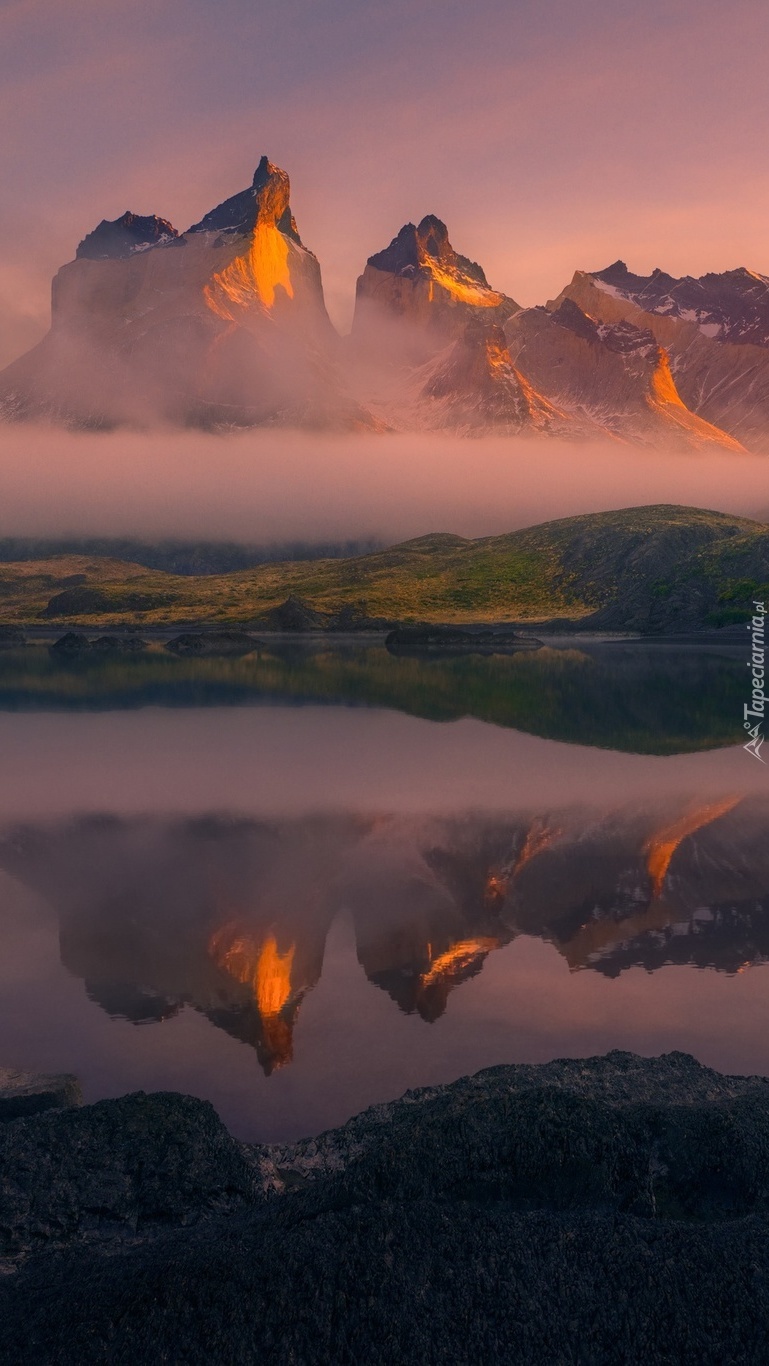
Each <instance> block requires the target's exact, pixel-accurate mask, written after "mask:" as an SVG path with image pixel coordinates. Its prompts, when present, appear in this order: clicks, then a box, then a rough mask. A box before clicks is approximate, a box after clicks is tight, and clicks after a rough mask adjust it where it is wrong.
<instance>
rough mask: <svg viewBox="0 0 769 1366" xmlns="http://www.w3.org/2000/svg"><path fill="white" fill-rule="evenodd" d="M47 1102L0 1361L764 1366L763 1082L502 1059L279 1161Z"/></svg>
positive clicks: (176, 1099) (8, 1293)
mask: <svg viewBox="0 0 769 1366" xmlns="http://www.w3.org/2000/svg"><path fill="white" fill-rule="evenodd" d="M67 1080H68V1083H69V1082H70V1081H71V1079H67ZM46 1086H47V1088H48V1090H47V1093H48V1094H49V1095H51V1096H52V1097H53V1098H52V1101H51V1103H52V1104H54V1105H57V1106H59V1107H61V1106H64V1107H65V1108H51V1109H49V1110H46V1111H44V1112H42V1113H29V1114H27V1115H25V1116H19V1117H16V1118H8V1119H5V1120H4V1122H2V1123H0V1170H1V1171H2V1184H1V1186H0V1192H1V1193H0V1238H1V1239H2V1256H3V1258H4V1262H3V1267H4V1270H5V1271H6V1273H7V1274H5V1275H4V1276H3V1277H2V1278H0V1360H2V1361H9V1362H10V1361H24V1362H25V1363H29V1362H41V1363H42V1362H46V1363H47V1362H54V1361H55V1362H57V1363H69V1362H72V1363H75V1362H77V1363H84V1362H104V1361H110V1362H126V1363H128V1362H132V1363H135V1362H158V1363H159V1362H176V1361H184V1362H185V1363H186V1362H200V1363H203V1362H205V1363H207V1366H210V1363H212V1362H213V1363H219V1362H221V1363H228V1364H229V1363H240V1362H244V1363H246V1362H249V1363H250V1362H263V1361H268V1362H273V1361H274V1362H292V1363H319V1364H320V1363H324V1364H325V1363H328V1364H329V1366H331V1363H334V1364H335V1363H338V1362H339V1363H342V1362H345V1363H348V1362H349V1363H357V1362H363V1361H365V1362H367V1363H368V1362H373V1363H396V1362H397V1363H412V1362H413V1363H417V1362H420V1363H423V1362H435V1363H443V1362H446V1363H449V1362H451V1363H455V1362H467V1363H470V1362H472V1363H477V1362H479V1361H504V1362H507V1361H515V1362H526V1363H528V1362H533V1363H540V1362H542V1363H548V1364H549V1363H554V1362H569V1363H571V1362H574V1363H582V1362H585V1363H587V1362H590V1363H593V1362H596V1363H603V1362H606V1363H609V1362H623V1363H625V1362H633V1363H634V1362H638V1363H641V1362H644V1363H648V1362H676V1363H678V1362H692V1363H695V1362H696V1363H698V1364H699V1363H710V1362H712V1363H714V1366H715V1363H718V1364H719V1366H722V1363H727V1362H734V1363H736V1362H763V1361H765V1360H766V1341H767V1326H768V1325H769V1081H768V1080H767V1079H765V1078H763V1077H730V1076H723V1075H721V1074H719V1073H717V1072H713V1071H711V1070H710V1069H708V1068H705V1067H702V1066H700V1065H699V1064H698V1063H697V1062H696V1061H695V1060H694V1059H693V1058H691V1057H689V1056H687V1055H686V1054H681V1053H671V1054H667V1055H665V1056H664V1057H660V1058H652V1059H644V1058H639V1057H637V1056H635V1055H633V1054H629V1053H618V1052H614V1053H610V1054H607V1055H606V1056H605V1057H599V1058H591V1059H567V1060H562V1061H557V1062H553V1063H548V1064H544V1065H540V1066H523V1065H522V1066H502V1067H496V1068H492V1069H489V1070H487V1071H484V1072H481V1073H478V1074H477V1075H476V1076H473V1077H465V1078H462V1079H461V1080H460V1081H457V1082H455V1083H454V1084H452V1085H450V1086H444V1087H435V1088H428V1089H425V1090H421V1091H416V1092H409V1093H407V1094H406V1095H405V1096H404V1097H402V1098H401V1099H400V1100H398V1101H394V1102H392V1103H390V1104H386V1105H379V1106H375V1107H374V1108H372V1109H370V1110H367V1111H365V1112H364V1113H363V1114H361V1115H358V1116H357V1117H355V1118H354V1119H352V1120H350V1121H349V1122H348V1123H347V1124H345V1125H343V1126H342V1127H341V1128H339V1129H336V1130H333V1131H330V1132H329V1133H326V1134H322V1135H320V1136H319V1137H317V1138H313V1139H308V1140H304V1141H302V1142H300V1143H296V1144H286V1145H281V1146H272V1147H265V1146H260V1145H246V1144H242V1143H239V1142H237V1141H236V1140H235V1139H233V1138H232V1136H231V1135H230V1134H229V1133H228V1132H227V1130H226V1129H225V1128H224V1126H223V1125H222V1124H221V1122H220V1121H219V1119H218V1117H217V1116H216V1114H215V1112H214V1110H213V1108H212V1107H211V1106H210V1105H208V1104H207V1103H205V1102H202V1101H199V1100H195V1099H193V1098H191V1097H189V1096H182V1095H176V1094H171V1093H166V1094H157V1095H144V1094H141V1093H140V1094H137V1095H133V1096H125V1097H123V1098H121V1099H119V1100H106V1101H101V1102H98V1103H97V1104H95V1105H88V1106H82V1107H80V1106H77V1105H72V1104H71V1101H72V1100H73V1099H77V1097H76V1095H73V1093H72V1091H71V1090H70V1091H69V1092H68V1093H67V1094H64V1092H63V1091H62V1089H61V1088H59V1090H58V1092H57V1090H56V1087H55V1086H52V1079H50V1078H49V1079H46ZM32 1089H33V1090H34V1088H32ZM43 1090H45V1088H43ZM27 1091H29V1085H27ZM0 1113H2V1112H1V1111H0Z"/></svg>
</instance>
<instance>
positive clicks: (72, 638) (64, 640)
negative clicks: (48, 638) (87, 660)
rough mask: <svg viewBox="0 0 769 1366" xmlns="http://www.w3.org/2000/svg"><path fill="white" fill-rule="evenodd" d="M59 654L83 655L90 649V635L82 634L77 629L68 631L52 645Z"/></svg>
mask: <svg viewBox="0 0 769 1366" xmlns="http://www.w3.org/2000/svg"><path fill="white" fill-rule="evenodd" d="M50 648H51V649H52V650H55V651H56V652H57V654H62V655H81V654H83V653H84V652H85V651H86V650H90V648H91V642H90V640H89V639H88V636H83V635H80V634H79V632H77V631H67V634H66V635H65V636H60V637H59V639H58V640H55V641H54V643H53V645H52V646H51V647H50Z"/></svg>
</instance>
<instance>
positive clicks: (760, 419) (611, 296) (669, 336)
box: [547, 261, 769, 453]
mask: <svg viewBox="0 0 769 1366" xmlns="http://www.w3.org/2000/svg"><path fill="white" fill-rule="evenodd" d="M567 300H568V301H570V302H571V303H573V304H576V305H577V306H578V307H579V308H580V309H581V310H582V311H583V312H584V313H586V314H587V315H588V316H589V317H591V318H593V319H594V320H595V321H596V322H597V323H600V324H602V325H616V324H618V323H623V322H624V323H630V324H632V325H633V326H635V327H638V328H640V329H642V330H645V331H649V332H651V333H652V334H653V336H654V338H655V340H656V341H657V343H658V344H659V346H660V347H663V348H664V349H665V351H666V353H667V356H668V358H669V361H670V368H671V372H672V376H673V379H674V382H675V385H676V387H677V390H678V392H679V394H680V397H681V399H682V400H683V402H684V403H685V404H686V405H687V406H688V407H689V408H690V409H691V411H692V412H694V413H696V414H697V415H698V416H699V417H701V418H703V419H704V420H705V421H706V422H710V423H712V424H714V425H715V426H717V427H719V428H722V429H723V430H724V431H725V432H728V433H729V434H730V435H731V436H732V437H734V438H736V440H738V441H740V442H741V443H742V444H743V445H744V446H747V447H748V448H749V449H750V450H754V451H760V452H764V453H769V277H767V276H764V275H757V274H755V273H754V272H753V271H750V270H746V269H744V268H741V269H739V270H729V271H724V272H723V273H722V274H720V275H714V274H710V275H703V276H701V277H700V278H699V279H694V278H693V277H691V276H684V277H683V278H682V279H679V280H677V279H675V278H674V277H673V276H671V275H666V274H665V273H664V272H663V271H661V270H655V271H654V272H653V273H652V274H651V275H649V276H643V275H633V274H632V272H631V271H629V270H628V269H627V266H626V265H625V264H624V262H623V261H616V262H615V263H614V265H613V266H609V267H608V268H607V269H606V270H600V271H596V272H594V273H593V274H590V273H589V272H586V271H577V272H576V274H575V275H574V278H573V280H572V281H571V283H570V284H569V285H567V286H566V288H565V289H564V290H562V292H561V293H560V294H559V295H558V297H557V298H556V299H554V300H552V301H551V302H550V303H548V305H547V308H548V309H549V310H550V311H551V312H553V313H556V312H557V311H558V310H559V309H561V307H562V306H563V304H564V302H565V301H567Z"/></svg>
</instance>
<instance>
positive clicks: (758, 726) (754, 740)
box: [742, 602, 766, 764]
mask: <svg viewBox="0 0 769 1366" xmlns="http://www.w3.org/2000/svg"><path fill="white" fill-rule="evenodd" d="M753 607H754V609H755V616H753V617H752V618H751V620H750V621H749V622H748V630H749V631H750V633H751V636H750V643H751V655H750V659H749V660H748V668H749V669H752V671H753V673H752V689H753V690H752V693H751V699H750V703H747V702H746V703H745V706H744V708H743V711H744V725H745V729H746V731H747V732H748V734H749V735H750V739H749V740H748V743H747V744H746V745H743V746H742V748H743V749H746V750H747V751H748V754H752V755H753V758H754V759H758V761H759V763H761V764H765V763H766V760H765V759H764V758H762V755H761V746H762V745H763V743H764V735H763V732H762V727H763V724H764V714H765V708H766V694H765V693H764V619H765V617H766V608H765V607H764V604H763V603H762V602H754V603H753Z"/></svg>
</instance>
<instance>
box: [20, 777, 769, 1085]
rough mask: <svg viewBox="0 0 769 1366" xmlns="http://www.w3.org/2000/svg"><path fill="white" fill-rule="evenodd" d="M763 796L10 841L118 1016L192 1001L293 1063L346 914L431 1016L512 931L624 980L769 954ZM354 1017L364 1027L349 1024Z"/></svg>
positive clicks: (380, 984) (397, 988) (146, 828)
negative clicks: (300, 1027)
mask: <svg viewBox="0 0 769 1366" xmlns="http://www.w3.org/2000/svg"><path fill="white" fill-rule="evenodd" d="M766 819H767V802H766V799H765V798H746V799H743V800H742V801H740V799H739V798H738V797H737V796H735V795H733V794H732V795H729V794H727V795H725V796H721V797H720V798H716V799H715V800H713V799H711V800H710V801H704V800H696V799H694V800H683V799H682V798H681V797H680V796H679V797H677V798H676V799H675V800H674V801H672V802H671V801H664V800H661V801H660V803H656V802H655V803H653V804H652V805H650V806H648V807H646V806H640V807H639V806H636V805H628V806H627V807H620V808H617V809H615V808H612V809H610V810H609V811H601V810H600V809H596V808H592V807H587V808H583V807H577V808H574V807H571V808H568V809H556V810H551V811H540V810H522V811H513V812H507V813H500V814H499V815H498V816H496V817H493V818H492V817H489V816H483V815H475V816H453V817H440V816H422V817H414V816H413V815H410V816H408V817H404V816H402V815H396V814H392V813H390V814H387V813H378V814H377V815H376V816H371V815H368V814H364V813H357V814H356V815H336V816H326V817H324V816H320V815H315V816H312V817H305V816H300V817H298V818H295V819H291V820H277V821H273V822H269V823H259V822H255V821H251V820H246V819H241V820H238V821H232V820H224V819H218V818H216V817H214V816H208V817H207V818H206V819H205V820H204V821H203V820H194V821H193V820H190V821H173V822H168V821H162V820H159V819H155V818H151V817H149V818H141V819H138V820H133V821H131V820H124V819H120V818H118V817H113V818H112V819H111V820H109V821H94V820H93V819H82V820H79V821H75V822H72V823H68V824H66V825H64V826H55V825H54V826H51V825H48V826H34V825H32V826H19V827H15V828H14V829H13V830H12V831H10V832H8V831H5V832H3V834H2V837H0V868H2V870H3V871H4V872H8V873H10V874H11V875H12V876H13V877H14V878H16V879H18V880H20V881H21V882H22V883H24V884H25V885H26V886H28V887H29V888H31V889H32V890H33V891H35V892H37V893H39V894H40V895H42V896H43V897H44V898H45V900H46V902H47V903H48V904H50V905H51V906H52V907H53V908H54V909H55V911H56V913H57V917H58V920H59V952H60V955H61V961H62V963H63V964H64V966H65V967H66V968H67V969H68V970H69V972H70V973H71V975H72V977H73V978H75V979H80V980H81V981H83V983H84V985H85V990H86V992H87V994H88V996H89V997H90V999H91V1000H92V1001H94V1002H95V1003H96V1004H98V1005H99V1006H100V1007H101V1008H102V1009H103V1010H105V1011H106V1012H107V1013H108V1014H109V1015H111V1016H112V1017H113V1018H118V1019H127V1020H132V1021H133V1022H134V1023H137V1024H139V1023H150V1022H160V1021H162V1020H165V1019H168V1018H170V1017H172V1016H174V1015H176V1014H178V1013H179V1011H180V1010H182V1009H183V1008H184V1007H192V1008H193V1009H194V1010H196V1011H198V1012H199V1013H200V1014H201V1015H203V1016H205V1017H206V1018H207V1019H208V1020H210V1021H211V1023H212V1024H213V1025H214V1026H215V1027H216V1028H218V1029H222V1030H224V1031H225V1032H226V1033H228V1034H230V1035H231V1036H232V1037H234V1038H235V1039H238V1040H240V1041H241V1042H242V1043H245V1044H248V1045H250V1046H251V1047H252V1048H253V1049H254V1050H255V1052H256V1054H257V1057H258V1059H259V1062H260V1064H261V1066H262V1068H263V1070H264V1071H265V1073H267V1074H268V1075H269V1074H270V1073H272V1072H273V1071H274V1070H276V1069H277V1068H280V1067H282V1066H284V1065H286V1064H287V1063H290V1062H291V1060H292V1056H293V1033H294V1029H295V1026H296V1023H297V1018H298V1016H299V1013H300V1011H301V1006H302V1002H303V1001H304V999H305V998H306V996H307V995H308V993H309V992H311V991H312V990H313V989H314V988H315V987H316V986H317V984H318V982H319V981H320V979H321V976H322V973H323V967H324V956H325V951H326V940H327V937H328V934H329V930H330V928H331V925H332V923H333V921H334V919H335V917H336V916H337V915H338V914H339V911H340V908H344V910H345V911H346V912H347V913H348V914H349V915H350V916H351V919H352V924H353V930H354V936H355V949H356V955H357V959H358V962H359V964H360V966H361V967H362V969H363V971H364V973H365V975H366V977H367V978H368V980H369V982H370V983H371V984H372V985H373V986H375V987H377V988H379V989H380V990H381V991H383V992H385V993H386V994H387V995H388V996H389V997H390V999H391V1000H392V1001H393V1002H394V1004H395V1005H396V1006H397V1007H398V1008H399V1009H400V1010H402V1011H404V1012H405V1013H407V1014H418V1015H420V1016H421V1017H422V1019H423V1020H425V1021H426V1022H428V1023H433V1022H434V1021H436V1020H437V1019H439V1018H440V1016H441V1015H442V1014H443V1013H444V1011H445V1010H446V1008H447V1006H448V1005H449V1000H450V997H451V995H452V993H453V992H454V991H455V990H457V989H458V988H460V987H461V986H462V985H463V983H465V982H467V981H468V980H469V979H470V978H472V977H475V976H476V975H477V974H478V973H479V972H481V970H482V969H483V967H484V964H485V962H486V959H487V958H488V956H489V954H493V953H495V952H496V951H497V950H499V949H502V948H504V947H505V946H506V945H507V944H509V943H510V942H511V941H512V940H513V939H516V938H518V937H519V936H536V937H537V938H540V939H543V940H545V941H546V942H549V943H551V944H552V945H553V946H554V947H555V949H556V950H557V951H558V952H559V953H560V954H561V955H562V956H563V958H564V959H565V961H566V963H567V964H568V966H569V968H570V970H572V971H575V970H581V969H590V970H593V971H596V972H600V973H602V974H604V975H605V976H609V977H616V976H618V975H619V974H620V973H621V972H622V971H624V970H625V969H627V968H629V967H631V966H634V965H643V966H644V967H645V968H646V969H647V970H648V971H653V970H654V969H656V968H659V967H663V966H665V965H666V964H670V963H678V964H687V963H688V964H692V965H695V966H697V967H700V968H703V967H708V968H714V969H716V970H718V971H721V972H725V973H730V974H731V973H735V972H740V971H742V970H744V968H745V967H746V966H747V965H748V964H758V963H765V962H766V961H767V958H768V957H769V856H768V855H767V850H766V839H765V830H766ZM353 1018H354V1017H353Z"/></svg>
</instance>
